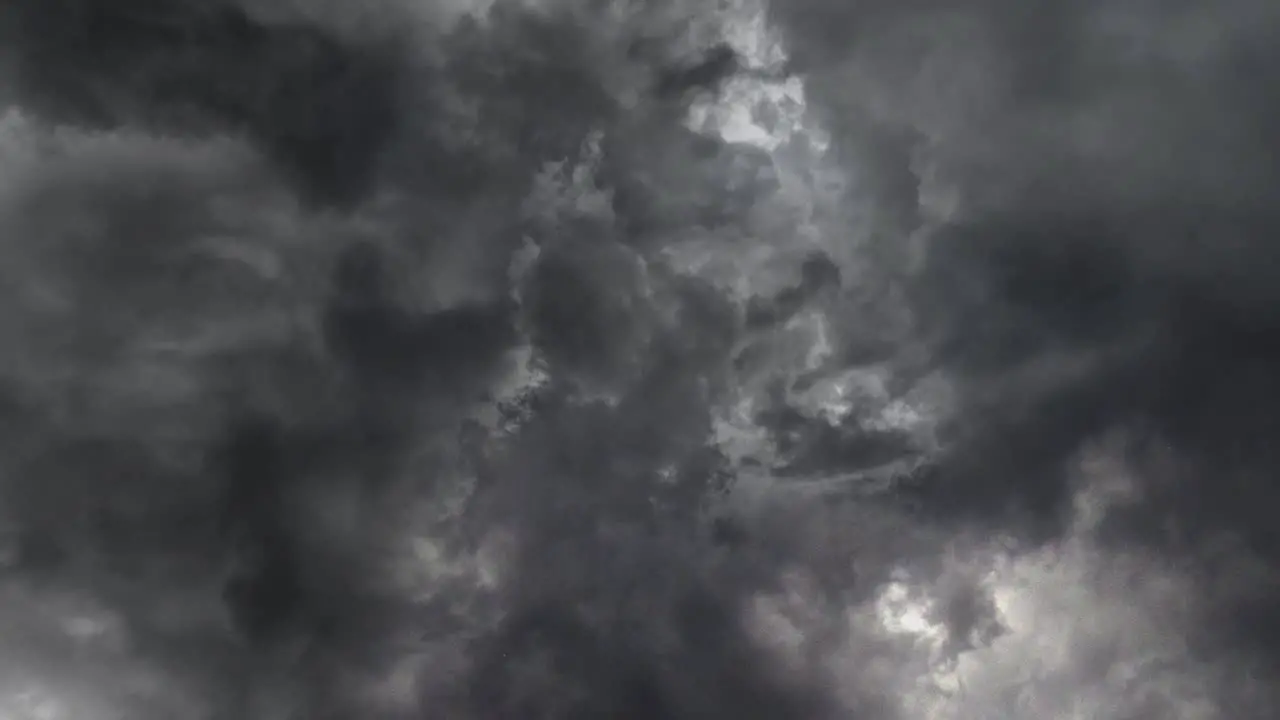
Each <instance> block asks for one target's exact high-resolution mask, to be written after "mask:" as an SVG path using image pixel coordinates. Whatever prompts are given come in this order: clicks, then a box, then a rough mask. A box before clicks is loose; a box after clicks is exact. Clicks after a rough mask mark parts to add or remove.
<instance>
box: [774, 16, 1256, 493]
mask: <svg viewBox="0 0 1280 720" xmlns="http://www.w3.org/2000/svg"><path fill="white" fill-rule="evenodd" d="M773 15H774V17H775V19H776V20H777V21H778V22H779V24H780V25H781V26H782V27H783V28H785V31H786V32H787V33H788V36H789V37H790V38H791V40H792V45H793V46H794V47H795V48H796V58H795V59H796V63H797V65H798V66H799V67H801V68H803V69H804V72H805V73H806V75H807V77H808V78H809V80H810V84H809V92H810V96H811V98H812V101H813V102H814V103H815V104H817V105H818V106H820V107H821V108H822V112H823V113H824V116H825V117H826V118H827V120H828V122H829V123H830V125H831V129H832V132H833V134H834V135H835V136H836V138H837V142H838V143H840V144H841V145H842V146H843V149H844V152H845V153H846V154H847V155H848V156H849V158H850V161H851V163H853V164H854V167H855V168H857V166H858V164H859V163H861V162H863V158H864V157H865V156H867V155H870V156H871V158H870V160H869V161H868V162H866V163H865V164H864V167H867V168H868V169H866V170H865V173H864V174H865V177H866V183H867V185H868V186H869V192H871V193H872V194H873V195H874V196H875V197H876V199H877V201H878V202H877V203H876V207H877V208H885V209H888V210H885V212H884V214H885V215H886V217H884V218H883V219H882V220H881V223H882V224H884V225H896V226H898V227H903V226H905V227H906V228H907V229H908V230H909V229H911V228H916V232H917V236H918V237H920V238H921V239H920V242H921V243H923V244H924V251H923V253H924V260H923V267H922V269H921V270H919V271H910V270H909V271H905V272H906V274H907V275H909V276H910V278H909V280H908V281H907V282H908V283H909V284H911V285H912V286H913V291H912V294H913V295H914V297H915V298H916V300H915V301H914V302H915V305H916V308H917V311H918V313H919V315H918V326H919V327H918V329H919V331H920V332H921V333H923V335H924V336H925V337H926V338H928V339H929V341H930V342H931V343H933V347H934V348H935V350H934V352H932V353H930V356H931V357H932V359H933V362H936V363H940V364H941V365H943V366H945V367H947V368H949V369H951V370H954V371H957V372H958V373H959V374H960V376H961V377H966V378H968V380H967V381H966V383H967V386H968V388H969V389H968V393H967V394H968V396H969V399H968V401H967V402H968V403H969V404H970V405H971V406H972V411H971V412H967V413H964V414H962V417H961V419H960V422H961V423H962V424H964V425H966V427H962V428H959V429H958V430H957V432H959V433H961V434H962V435H968V436H971V437H972V438H973V442H975V443H977V444H978V446H979V447H987V443H991V445H990V448H989V449H985V450H982V451H975V454H977V455H978V456H979V457H980V458H981V459H978V460H976V462H978V463H979V467H977V468H975V469H974V470H973V473H974V475H976V476H981V477H986V478H991V477H994V478H996V479H995V480H993V482H1000V483H1004V482H1005V480H1004V478H1009V479H1008V481H1007V482H1008V483H1010V484H1011V485H1010V486H1009V487H1002V490H1001V491H1000V492H990V493H986V492H982V491H978V490H974V491H973V492H970V491H969V490H961V489H957V490H956V491H955V493H956V495H957V496H960V497H965V496H968V497H971V498H973V499H975V500H976V501H977V502H986V501H985V500H982V499H981V498H983V497H989V499H990V500H993V501H995V502H997V503H1003V502H1005V501H1006V500H1007V499H1008V493H1010V492H1012V493H1014V494H1026V496H1027V497H1026V498H1024V499H1025V500H1026V501H1027V502H1029V503H1030V504H1032V505H1037V504H1039V505H1041V506H1042V509H1044V510H1050V509H1051V508H1052V507H1054V506H1057V505H1060V503H1061V501H1063V500H1065V499H1066V494H1065V490H1057V489H1054V488H1053V487H1044V486H1043V485H1044V483H1041V482H1038V481H1030V480H1026V481H1024V480H1021V479H1014V478H1018V477H1035V478H1042V477H1043V476H1044V473H1043V472H1042V471H1041V469H1040V468H1037V467H1035V465H1034V463H1039V462H1045V463H1048V464H1049V465H1050V466H1052V465H1054V464H1056V463H1058V462H1059V461H1060V460H1061V458H1062V457H1063V455H1064V454H1066V453H1069V452H1071V451H1072V450H1073V449H1074V448H1076V447H1078V446H1079V444H1080V442H1081V441H1082V440H1084V439H1085V438H1087V437H1088V436H1090V435H1091V434H1094V433H1098V432H1102V431H1104V430H1105V429H1106V428H1107V427H1108V426H1110V425H1114V424H1129V423H1135V422H1136V423H1146V424H1147V426H1148V427H1151V428H1152V429H1153V430H1154V431H1155V432H1156V433H1158V434H1161V435H1162V436H1165V437H1166V438H1167V439H1168V440H1169V441H1171V442H1174V443H1175V444H1177V445H1179V446H1180V447H1182V448H1184V449H1185V450H1186V451H1187V452H1189V453H1193V454H1198V455H1201V456H1202V459H1204V460H1205V461H1207V462H1209V463H1210V464H1212V463H1214V462H1219V461H1221V462H1227V461H1228V460H1229V459H1230V460H1231V461H1232V462H1242V463H1250V462H1252V463H1255V464H1259V466H1263V467H1269V466H1271V465H1272V464H1273V462H1274V460H1273V459H1272V458H1271V457H1270V456H1269V454H1268V451H1265V450H1264V449H1263V447H1262V445H1263V443H1262V442H1260V441H1259V440H1253V441H1251V440H1249V439H1248V438H1259V437H1261V436H1266V435H1269V434H1270V433H1272V432H1273V431H1274V427H1275V422H1276V419H1277V418H1275V417H1274V410H1272V408H1274V407H1275V403H1274V400H1275V398H1274V396H1273V394H1272V393H1271V392H1270V391H1269V390H1268V388H1269V387H1270V386H1271V385H1272V383H1271V382H1269V381H1268V380H1267V379H1266V377H1265V376H1266V374H1267V373H1266V372H1265V371H1262V370H1261V368H1262V367H1264V366H1266V365H1268V364H1269V363H1270V362H1271V354H1270V353H1271V352H1273V351H1272V349H1271V346H1272V345H1273V344H1274V339H1269V338H1272V336H1273V334H1274V332H1275V327H1276V325H1275V319H1276V317H1275V310H1274V308H1275V300H1276V298H1275V296H1274V294H1273V293H1274V290H1273V288H1274V287H1276V285H1275V261H1276V253H1277V250H1276V247H1277V246H1276V244H1275V241H1274V238H1275V233H1276V230H1277V229H1280V228H1278V227H1277V220H1278V218H1277V215H1276V212H1275V208H1276V207H1277V205H1276V200H1277V199H1278V195H1280V184H1278V182H1277V181H1278V180H1280V175H1278V173H1280V164H1278V163H1277V160H1276V155H1275V153H1274V151H1273V149H1272V147H1271V146H1272V145H1273V144H1274V143H1273V139H1272V138H1271V137H1270V132H1269V130H1268V129H1267V128H1269V127H1272V126H1273V125H1274V123H1275V119H1276V115H1275V113H1276V107H1277V100H1278V99H1280V95H1277V93H1276V92H1275V89H1274V88H1275V83H1274V82H1272V81H1271V77H1270V76H1271V74H1272V73H1271V72H1270V71H1267V70H1264V68H1267V67H1271V66H1273V65H1274V60H1275V59H1276V55H1275V52H1276V51H1275V47H1276V44H1275V39H1276V32H1277V31H1276V27H1277V23H1276V20H1277V18H1276V16H1275V12H1274V10H1270V9H1268V8H1267V7H1266V6H1265V5H1264V4H1262V3H1255V2H1248V1H1241V2H1228V3H1216V4H1213V5H1212V6H1210V5H1208V4H1202V3H1160V2H1152V3H1139V4H1127V5H1124V6H1122V7H1121V6H1116V5H1115V4H1113V3H1088V2H1086V3H1059V2H1033V3H1016V4H1009V3H999V2H972V3H930V2H907V3H885V4H875V3H872V4H867V3H858V4H856V5H853V4H841V3H822V2H798V3H786V4H778V5H776V6H775V7H774V8H773ZM1268 58H1269V59H1268ZM902 137H907V138H909V139H908V141H907V143H908V150H907V151H905V152H900V153H898V154H897V155H896V156H895V157H894V158H890V160H889V162H890V164H891V167H889V168H887V172H886V169H885V168H881V167H880V165H882V164H884V162H886V160H885V157H886V155H885V153H884V152H883V151H880V150H877V149H876V146H877V145H880V144H888V145H890V146H897V145H901V144H902V142H901V140H899V138H902ZM855 172H857V170H856V169H855ZM903 174H906V175H908V176H910V177H914V178H915V182H914V183H910V182H908V183H895V182H892V181H890V182H883V181H882V180H881V178H885V177H890V178H891V177H894V176H895V175H903ZM948 191H950V192H954V193H957V194H958V198H959V202H958V205H954V206H953V207H952V209H944V210H939V209H938V208H937V206H936V204H934V203H935V198H936V197H937V196H938V194H939V193H943V192H948ZM895 207H901V208H902V209H901V210H898V211H891V209H892V208H895ZM1246 378H1247V379H1246ZM1209 418H1213V420H1209ZM1209 426H1212V428H1211V427H1209ZM1227 428H1230V429H1229V430H1228V429H1227ZM1228 436H1233V437H1234V438H1235V440H1233V441H1228V439H1227V438H1228ZM983 438H990V439H989V440H984V439H983ZM965 446H966V443H965V442H962V443H961V448H962V449H961V450H960V453H961V455H962V456H963V455H964V454H965V452H966V451H965V450H964V449H963V448H964V447H965ZM1246 446H1248V447H1249V448H1250V449H1248V450H1246ZM997 448H999V450H998V451H997ZM992 455H1003V456H1006V458H1005V460H1002V461H1001V462H1002V463H1003V462H1005V461H1006V460H1007V464H1008V467H1007V468H1002V469H1001V470H998V471H996V470H992V469H991V468H988V467H985V466H984V465H983V464H984V463H987V462H989V461H990V460H989V459H990V458H991V456H992ZM1246 458H1248V459H1246ZM1025 463H1032V465H1026V464H1025ZM1037 485H1039V486H1038V487H1037ZM1254 492H1255V493H1258V494H1257V495H1254V496H1253V500H1252V502H1251V503H1249V504H1253V503H1256V502H1257V500H1258V499H1260V498H1262V497H1266V493H1267V491H1266V490H1265V488H1263V487H1256V488H1254ZM1215 494H1216V493H1215ZM1036 497H1041V498H1042V499H1040V500H1037V499H1036ZM1055 497H1056V498H1057V500H1056V501H1055V500H1053V498H1055ZM1245 506H1246V505H1242V506H1241V508H1243V507H1245Z"/></svg>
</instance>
